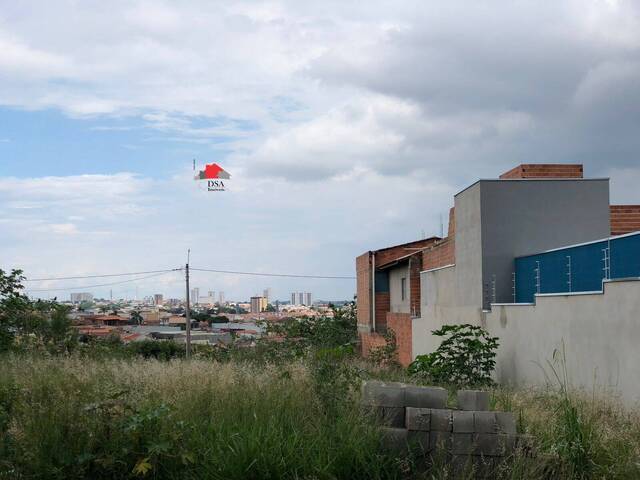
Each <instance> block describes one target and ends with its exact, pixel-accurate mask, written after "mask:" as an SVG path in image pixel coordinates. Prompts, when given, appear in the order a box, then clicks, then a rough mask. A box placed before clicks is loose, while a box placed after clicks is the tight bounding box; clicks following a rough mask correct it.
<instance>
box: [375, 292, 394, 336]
mask: <svg viewBox="0 0 640 480" xmlns="http://www.w3.org/2000/svg"><path fill="white" fill-rule="evenodd" d="M389 310H391V297H390V295H389V292H378V293H376V332H386V331H387V313H388V312H389Z"/></svg>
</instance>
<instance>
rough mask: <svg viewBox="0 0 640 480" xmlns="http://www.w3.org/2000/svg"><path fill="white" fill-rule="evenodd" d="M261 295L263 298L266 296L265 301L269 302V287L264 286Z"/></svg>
mask: <svg viewBox="0 0 640 480" xmlns="http://www.w3.org/2000/svg"><path fill="white" fill-rule="evenodd" d="M262 296H263V297H264V298H266V299H267V303H269V299H270V298H271V289H270V288H265V289H264V290H263V291H262Z"/></svg>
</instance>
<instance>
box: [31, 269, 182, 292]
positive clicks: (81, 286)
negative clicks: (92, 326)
mask: <svg viewBox="0 0 640 480" xmlns="http://www.w3.org/2000/svg"><path fill="white" fill-rule="evenodd" d="M180 270H182V269H181V268H175V269H173V270H164V271H163V272H160V273H155V274H153V275H147V276H145V277H138V278H130V279H128V280H120V281H118V282H111V283H100V284H97V285H80V286H76V287H64V288H36V289H27V291H28V292H29V293H31V292H58V291H63V290H81V289H86V288H95V287H108V286H111V285H119V284H121V283H127V282H136V281H138V280H146V279H147V278H153V277H159V276H161V275H166V274H167V273H172V272H177V271H180Z"/></svg>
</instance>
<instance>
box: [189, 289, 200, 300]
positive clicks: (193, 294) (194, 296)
mask: <svg viewBox="0 0 640 480" xmlns="http://www.w3.org/2000/svg"><path fill="white" fill-rule="evenodd" d="M199 301H200V289H199V288H198V287H195V288H192V289H191V303H194V304H196V303H198V302H199Z"/></svg>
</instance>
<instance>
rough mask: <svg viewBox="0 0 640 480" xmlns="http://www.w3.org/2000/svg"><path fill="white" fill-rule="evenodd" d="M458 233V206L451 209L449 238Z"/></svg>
mask: <svg viewBox="0 0 640 480" xmlns="http://www.w3.org/2000/svg"><path fill="white" fill-rule="evenodd" d="M455 234H456V207H451V208H450V209H449V231H448V232H447V237H448V238H453V237H454V235H455Z"/></svg>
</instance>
